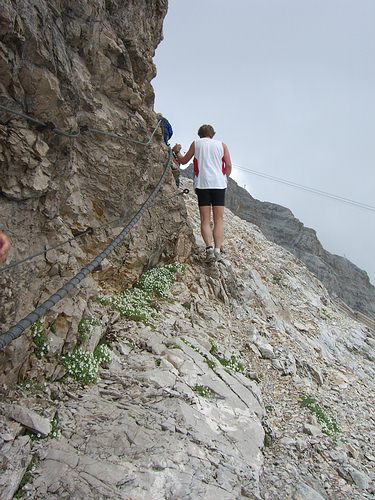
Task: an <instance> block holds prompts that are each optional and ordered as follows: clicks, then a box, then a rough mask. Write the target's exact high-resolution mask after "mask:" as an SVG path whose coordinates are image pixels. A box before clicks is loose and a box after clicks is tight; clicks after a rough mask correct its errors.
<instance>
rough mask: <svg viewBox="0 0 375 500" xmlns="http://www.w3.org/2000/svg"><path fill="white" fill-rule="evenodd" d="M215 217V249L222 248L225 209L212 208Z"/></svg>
mask: <svg viewBox="0 0 375 500" xmlns="http://www.w3.org/2000/svg"><path fill="white" fill-rule="evenodd" d="M212 212H213V216H214V242H215V248H221V245H222V243H223V239H224V207H221V206H214V207H212Z"/></svg>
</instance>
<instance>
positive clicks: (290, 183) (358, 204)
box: [233, 165, 375, 212]
mask: <svg viewBox="0 0 375 500" xmlns="http://www.w3.org/2000/svg"><path fill="white" fill-rule="evenodd" d="M233 167H234V168H238V170H243V171H244V172H249V173H250V174H254V175H257V176H258V177H264V178H265V179H268V180H271V181H274V182H280V183H281V184H286V185H287V186H290V187H295V188H297V189H302V190H303V191H308V192H309V193H314V194H317V195H319V196H325V197H326V198H331V199H333V200H336V201H341V202H342V203H347V204H348V205H354V206H356V207H359V208H364V209H365V210H370V212H375V207H374V206H372V205H368V204H367V203H362V202H360V201H355V200H351V199H349V198H344V197H343V196H340V195H336V194H333V193H328V192H327V191H321V190H320V189H315V188H312V187H309V186H304V185H302V184H297V183H296V182H293V181H288V180H286V179H282V178H280V177H275V176H273V175H269V174H264V173H262V172H257V171H256V170H252V169H250V168H245V167H240V166H239V165H233Z"/></svg>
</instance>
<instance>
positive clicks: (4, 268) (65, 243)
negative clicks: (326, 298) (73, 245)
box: [0, 226, 104, 274]
mask: <svg viewBox="0 0 375 500" xmlns="http://www.w3.org/2000/svg"><path fill="white" fill-rule="evenodd" d="M100 227H104V226H99V227H96V228H92V227H90V228H87V229H85V230H84V231H82V232H80V233H79V234H76V235H75V236H72V237H71V238H68V239H67V240H65V241H61V242H60V243H56V245H51V246H50V247H46V248H44V249H43V250H38V251H37V252H35V253H33V254H31V255H28V256H27V257H25V258H23V259H21V260H17V261H16V262H12V263H11V264H8V265H7V266H5V267H2V268H1V269H0V274H1V273H3V272H5V271H8V270H9V269H12V268H13V267H17V266H19V265H21V264H24V263H25V262H28V261H30V260H33V259H35V258H36V257H39V256H40V255H44V254H46V253H47V252H50V251H51V250H56V248H60V247H62V246H64V245H67V244H68V243H70V242H71V241H74V240H76V239H78V238H81V236H84V235H85V234H91V233H92V232H93V231H95V230H96V229H99V228H100ZM6 231H8V229H6ZM9 232H10V231H9ZM13 234H14V233H13Z"/></svg>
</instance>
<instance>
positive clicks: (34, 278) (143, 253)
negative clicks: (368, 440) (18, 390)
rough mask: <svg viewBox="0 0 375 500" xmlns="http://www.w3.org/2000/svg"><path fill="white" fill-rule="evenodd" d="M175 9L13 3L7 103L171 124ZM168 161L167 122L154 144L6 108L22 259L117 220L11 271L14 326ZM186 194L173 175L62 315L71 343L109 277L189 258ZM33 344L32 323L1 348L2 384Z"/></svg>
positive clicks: (117, 284)
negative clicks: (165, 40) (166, 46)
mask: <svg viewBox="0 0 375 500" xmlns="http://www.w3.org/2000/svg"><path fill="white" fill-rule="evenodd" d="M166 10H167V1H166V0H150V1H147V2H146V1H142V2H133V1H131V0H128V1H122V2H117V1H115V0H105V1H104V0H83V1H79V2H76V1H73V0H63V1H60V0H53V1H48V2H47V1H45V0H38V1H30V0H4V1H2V3H1V8H0V104H2V105H4V106H8V107H10V108H11V109H13V110H16V111H20V112H23V113H27V114H28V115H31V116H32V117H34V118H36V119H38V120H40V121H42V122H44V123H46V122H53V124H54V125H55V126H56V127H57V128H58V129H61V130H65V131H77V130H79V127H80V126H85V125H87V126H89V127H91V128H93V129H100V130H104V131H108V132H116V133H118V134H121V135H122V136H123V137H130V138H133V139H137V140H140V141H146V140H147V139H148V137H149V136H150V134H151V132H152V130H153V129H154V128H155V126H156V124H157V118H156V115H155V113H154V111H153V101H154V93H153V89H152V87H151V84H150V81H151V79H152V78H153V77H154V75H155V71H156V70H155V66H154V64H153V62H152V57H153V54H154V51H155V47H156V46H157V44H158V43H159V41H160V39H161V37H162V23H163V18H164V16H165V14H166ZM166 160H167V149H166V147H165V146H164V143H163V140H162V134H161V131H160V130H158V131H157V133H156V135H155V137H154V141H153V142H152V143H151V145H150V146H149V147H145V146H142V145H139V144H134V143H130V142H126V141H121V140H117V139H113V138H111V137H108V136H104V135H98V134H93V133H88V132H84V131H83V130H82V133H81V134H80V135H79V136H78V137H76V138H68V137H65V136H62V135H58V134H55V133H54V132H53V130H52V129H51V127H47V128H45V129H43V128H42V129H41V128H40V127H38V126H36V125H35V124H32V123H30V122H28V121H26V120H25V119H23V118H20V117H17V116H14V115H12V114H10V113H7V112H4V111H3V110H0V202H1V216H0V219H1V220H0V222H1V223H3V224H4V225H5V226H6V227H7V228H9V230H11V231H12V235H11V236H12V240H13V248H12V252H11V255H10V258H9V260H8V262H14V261H17V260H20V259H22V258H24V257H25V256H28V255H30V254H33V253H34V252H36V251H40V250H43V249H44V247H45V246H47V247H49V246H51V245H55V244H58V243H60V242H62V241H65V240H67V239H69V238H72V237H73V236H75V235H77V233H78V232H79V231H82V230H85V229H87V228H90V227H91V228H94V229H95V228H98V227H99V226H104V227H102V228H101V229H97V230H96V231H95V232H94V234H93V235H86V236H83V237H81V238H79V239H76V240H74V241H72V242H71V243H70V244H68V245H65V246H63V247H60V248H58V249H56V250H54V251H50V252H48V253H45V254H42V255H41V256H39V257H38V258H36V259H34V260H33V261H32V262H26V263H24V264H22V265H20V266H18V267H16V268H13V269H11V270H9V271H7V272H6V273H0V304H1V307H0V322H1V325H2V327H1V328H2V331H4V330H6V329H7V327H9V326H11V325H13V324H14V323H15V322H17V321H18V320H20V319H21V318H22V317H24V316H25V315H26V314H27V313H29V312H31V311H32V310H33V309H34V308H35V306H37V305H38V304H40V303H41V302H42V301H44V300H45V299H46V298H48V297H49V295H50V294H51V293H53V292H55V291H56V290H57V289H58V288H60V287H61V286H62V285H63V284H64V283H65V282H66V281H68V279H70V278H71V277H73V276H74V274H76V273H77V271H78V270H79V269H80V268H81V267H82V265H83V264H86V263H88V262H90V260H91V259H92V258H93V257H94V256H96V255H97V254H98V253H99V252H100V251H101V250H103V249H104V248H105V247H106V246H107V244H108V243H109V242H110V241H111V239H113V238H114V236H116V235H117V234H118V233H119V232H120V229H121V227H122V226H123V225H124V224H125V223H127V222H128V221H129V220H130V219H131V217H132V216H133V215H134V213H136V212H137V210H138V209H139V208H140V206H141V205H142V203H143V202H144V201H145V200H146V198H147V196H148V195H149V194H150V193H151V191H152V190H153V188H154V187H155V185H156V184H157V182H158V180H159V178H160V177H161V174H162V172H163V169H164V165H165V163H166ZM174 192H175V186H174V184H173V179H172V176H171V175H170V176H169V177H168V179H167V182H166V184H165V187H163V189H162V192H161V193H160V194H159V196H158V199H157V200H156V202H155V204H154V206H153V208H152V209H151V210H149V211H148V212H147V213H146V214H145V216H144V218H143V220H142V222H141V223H140V224H139V225H138V226H137V227H136V228H135V229H133V230H132V233H131V236H130V237H129V238H128V239H127V240H126V241H125V242H124V244H122V245H121V247H119V248H118V249H117V250H116V251H115V252H114V253H113V254H112V255H111V256H110V257H109V261H108V262H107V263H106V265H105V266H104V269H103V272H101V273H100V272H98V273H96V274H95V279H93V278H88V279H86V280H85V281H84V282H83V283H82V285H80V286H79V287H78V289H77V290H76V291H74V292H72V293H71V294H70V295H69V297H67V298H66V299H64V303H63V304H62V305H61V304H60V305H57V306H56V308H55V309H54V311H53V312H52V313H51V314H50V315H49V316H48V321H49V322H50V323H51V325H52V324H53V331H54V335H55V340H56V342H55V345H56V346H58V350H59V351H60V352H63V351H64V350H65V349H66V348H67V347H69V346H71V345H72V344H74V342H75V336H76V331H77V324H78V322H79V321H80V319H81V317H82V315H83V313H84V310H85V308H86V306H87V299H88V298H89V297H90V296H91V295H92V294H94V293H96V290H97V282H101V281H103V280H104V281H105V282H106V284H107V286H108V287H110V288H117V289H118V288H123V287H124V286H129V285H130V284H131V283H132V282H133V281H134V280H135V279H136V278H137V277H138V276H139V274H140V272H142V270H143V269H144V268H145V267H147V266H150V265H154V264H156V263H157V262H159V261H163V260H170V259H172V258H174V257H175V256H176V255H177V254H178V255H179V256H180V257H182V259H184V258H186V257H187V255H188V254H189V252H190V246H191V242H190V238H191V235H190V230H189V228H188V227H187V226H186V223H185V219H186V215H185V214H184V205H183V203H182V200H180V198H176V199H173V200H172V199H171V197H172V195H173V193H174ZM113 220H115V222H113V223H111V221H113ZM29 346H30V335H27V336H23V337H22V338H20V339H19V340H17V341H16V342H14V343H13V344H12V346H11V347H9V348H8V349H7V350H6V351H5V352H1V353H0V363H1V366H2V374H0V382H4V381H8V382H9V381H11V380H12V381H14V380H16V379H17V376H18V375H19V371H20V369H22V373H21V375H22V374H23V375H24V374H25V373H26V372H27V371H28V370H29V369H30V367H31V365H32V364H33V363H34V364H35V360H32V359H31V360H30V359H29V354H30V350H29Z"/></svg>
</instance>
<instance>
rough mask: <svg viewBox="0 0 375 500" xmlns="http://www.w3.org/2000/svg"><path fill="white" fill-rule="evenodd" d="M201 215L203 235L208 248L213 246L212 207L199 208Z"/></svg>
mask: <svg viewBox="0 0 375 500" xmlns="http://www.w3.org/2000/svg"><path fill="white" fill-rule="evenodd" d="M199 214H200V216H201V234H202V238H203V240H204V242H205V244H206V247H209V246H211V245H212V229H211V207H210V206H205V207H199Z"/></svg>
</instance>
